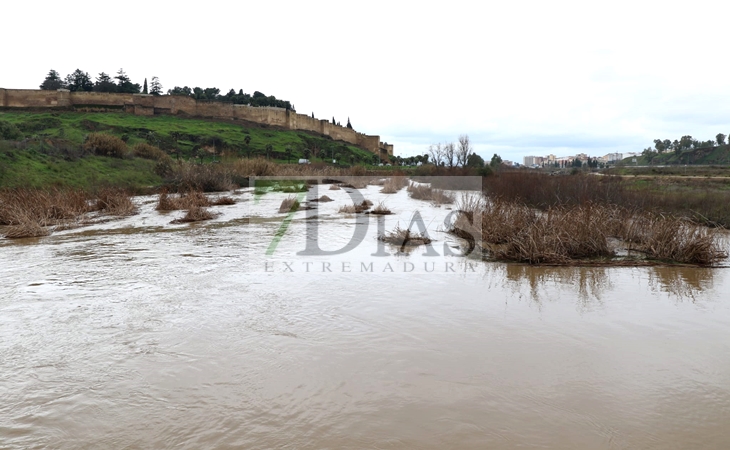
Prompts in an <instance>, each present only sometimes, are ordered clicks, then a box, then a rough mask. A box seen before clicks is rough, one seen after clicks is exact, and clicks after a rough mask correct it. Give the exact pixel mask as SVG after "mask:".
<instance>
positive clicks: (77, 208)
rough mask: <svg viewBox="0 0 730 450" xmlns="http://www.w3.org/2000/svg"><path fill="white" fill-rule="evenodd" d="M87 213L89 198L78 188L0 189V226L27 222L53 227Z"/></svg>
mask: <svg viewBox="0 0 730 450" xmlns="http://www.w3.org/2000/svg"><path fill="white" fill-rule="evenodd" d="M89 210H90V207H89V203H88V196H87V195H86V193H84V192H83V191H81V190H78V189H23V188H19V189H8V190H0V225H20V224H21V223H24V222H27V221H33V222H37V223H38V224H40V225H41V226H46V225H55V224H57V223H58V222H61V221H68V220H74V219H76V218H77V217H79V216H81V215H83V214H85V213H87V212H88V211H89Z"/></svg>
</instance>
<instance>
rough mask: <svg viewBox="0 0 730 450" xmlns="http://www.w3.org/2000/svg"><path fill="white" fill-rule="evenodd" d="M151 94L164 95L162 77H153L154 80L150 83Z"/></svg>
mask: <svg viewBox="0 0 730 450" xmlns="http://www.w3.org/2000/svg"><path fill="white" fill-rule="evenodd" d="M150 94H152V95H162V83H160V79H159V78H157V77H152V82H151V83H150Z"/></svg>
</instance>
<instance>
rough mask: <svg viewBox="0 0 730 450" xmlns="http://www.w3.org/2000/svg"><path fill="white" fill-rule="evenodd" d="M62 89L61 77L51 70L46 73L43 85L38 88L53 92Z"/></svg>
mask: <svg viewBox="0 0 730 450" xmlns="http://www.w3.org/2000/svg"><path fill="white" fill-rule="evenodd" d="M63 87H64V83H63V80H62V79H61V75H59V73H58V72H56V71H55V70H53V69H51V70H50V71H49V72H48V75H46V78H45V80H43V84H41V86H40V88H41V89H43V90H44V91H55V90H57V89H61V88H63Z"/></svg>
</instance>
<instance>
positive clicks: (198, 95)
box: [40, 69, 349, 125]
mask: <svg viewBox="0 0 730 450" xmlns="http://www.w3.org/2000/svg"><path fill="white" fill-rule="evenodd" d="M150 81H151V82H150V84H149V86H148V85H147V78H145V79H144V83H143V84H142V85H140V84H139V83H134V82H132V80H131V79H130V78H129V76H127V74H126V73H125V72H124V69H119V71H118V72H117V74H116V76H114V77H112V76H110V75H109V74H107V73H105V72H101V73H99V74H98V75H97V76H96V80H92V77H91V76H90V75H89V73H88V72H84V71H83V70H81V69H76V70H74V71H73V72H71V73H70V74H68V75H66V76H65V77H61V74H59V73H58V71H56V70H53V69H51V70H50V71H49V72H48V75H46V78H45V79H44V80H43V83H41V85H40V88H41V89H43V90H49V91H55V90H57V89H68V90H69V91H72V92H76V91H83V92H116V93H125V94H152V95H162V94H163V93H164V92H163V90H162V83H160V79H159V78H158V77H156V76H155V77H152V79H151V80H150ZM167 94H168V95H184V96H187V97H191V98H194V99H196V100H210V101H218V102H226V103H233V104H237V105H251V106H274V107H277V108H283V109H287V110H291V111H295V109H294V106H293V105H292V104H291V102H289V101H287V100H281V99H277V98H276V97H274V96H273V95H269V96H267V95H264V94H263V93H261V92H259V91H254V93H253V94H246V93H244V92H243V89H239V91H238V92H236V91H235V90H233V89H231V90H229V91H228V93H227V94H225V95H221V90H220V89H218V88H215V87H212V88H201V87H194V88H190V87H188V86H183V87H180V86H175V87H174V88H172V89H168V90H167ZM348 125H349V119H348Z"/></svg>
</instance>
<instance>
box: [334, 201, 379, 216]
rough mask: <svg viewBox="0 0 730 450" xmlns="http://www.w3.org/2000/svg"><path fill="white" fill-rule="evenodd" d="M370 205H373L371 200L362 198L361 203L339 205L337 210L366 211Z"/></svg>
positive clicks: (346, 212) (348, 211) (345, 211)
mask: <svg viewBox="0 0 730 450" xmlns="http://www.w3.org/2000/svg"><path fill="white" fill-rule="evenodd" d="M371 206H373V202H371V201H370V200H363V201H362V203H357V204H353V205H345V206H341V207H340V210H339V212H341V213H345V214H357V213H362V212H365V211H367V210H368V209H370V207H371Z"/></svg>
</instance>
